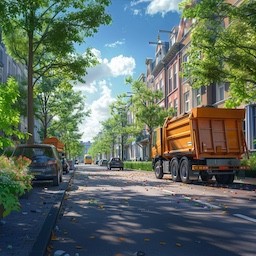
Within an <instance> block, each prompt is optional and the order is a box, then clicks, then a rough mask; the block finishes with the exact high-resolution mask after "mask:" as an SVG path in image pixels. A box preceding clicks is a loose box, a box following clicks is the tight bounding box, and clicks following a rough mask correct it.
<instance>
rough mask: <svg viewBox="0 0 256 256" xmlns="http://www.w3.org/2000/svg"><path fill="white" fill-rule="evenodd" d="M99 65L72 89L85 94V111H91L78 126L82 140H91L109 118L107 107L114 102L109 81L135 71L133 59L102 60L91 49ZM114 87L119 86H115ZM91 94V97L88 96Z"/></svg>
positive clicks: (112, 86)
mask: <svg viewBox="0 0 256 256" xmlns="http://www.w3.org/2000/svg"><path fill="white" fill-rule="evenodd" d="M93 53H94V54H95V56H96V57H97V59H98V61H99V64H98V65H97V66H95V67H93V68H89V69H88V70H87V72H88V74H87V75H86V77H85V81H86V83H85V84H82V83H80V84H77V85H76V86H75V87H74V88H75V90H77V91H81V92H82V93H84V94H85V96H86V97H85V98H86V102H89V101H91V103H90V105H89V104H88V103H87V104H86V107H85V109H86V110H88V109H90V110H91V115H90V117H86V118H85V120H84V122H83V124H82V125H80V126H79V128H80V129H79V130H80V132H82V133H83V136H82V140H83V141H89V140H92V138H93V137H95V136H96V135H97V134H98V133H99V132H100V130H101V128H102V127H101V125H100V122H101V121H105V120H106V119H107V118H108V117H109V116H110V114H109V105H110V104H111V103H112V102H113V101H114V100H115V99H114V98H113V97H112V89H113V90H114V89H115V87H114V85H113V83H112V82H109V81H111V79H113V78H116V77H119V76H127V75H132V74H133V71H134V69H135V66H136V65H135V60H134V58H133V57H126V56H123V55H119V56H115V57H113V58H111V59H106V58H102V56H101V52H100V51H99V50H97V49H93ZM115 86H119V84H118V85H115ZM88 94H91V95H88Z"/></svg>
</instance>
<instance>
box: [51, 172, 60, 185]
mask: <svg viewBox="0 0 256 256" xmlns="http://www.w3.org/2000/svg"><path fill="white" fill-rule="evenodd" d="M60 179H61V177H60V172H58V175H57V176H56V177H54V178H53V186H59V185H60Z"/></svg>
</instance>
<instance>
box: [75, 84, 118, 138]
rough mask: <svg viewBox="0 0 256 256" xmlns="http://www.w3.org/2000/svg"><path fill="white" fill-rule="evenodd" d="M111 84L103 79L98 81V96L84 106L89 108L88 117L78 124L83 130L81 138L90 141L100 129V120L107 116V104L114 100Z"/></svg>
mask: <svg viewBox="0 0 256 256" xmlns="http://www.w3.org/2000/svg"><path fill="white" fill-rule="evenodd" d="M110 86H111V85H108V84H107V82H106V81H105V80H102V81H99V83H98V87H99V91H100V97H99V98H98V99H96V100H95V101H93V102H92V103H91V105H90V106H88V105H87V106H86V108H87V109H88V108H89V109H90V110H91V115H90V117H86V118H85V120H84V122H83V123H82V124H81V125H80V129H79V130H80V131H81V132H83V136H82V140H83V141H90V140H92V138H93V137H95V136H96V135H97V134H98V133H99V132H100V130H101V128H102V126H101V124H100V122H101V121H105V120H106V119H107V118H108V117H109V115H110V114H109V105H110V104H111V103H112V102H114V100H115V99H114V98H112V97H111V89H110Z"/></svg>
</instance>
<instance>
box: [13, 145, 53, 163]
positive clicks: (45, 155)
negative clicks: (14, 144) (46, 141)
mask: <svg viewBox="0 0 256 256" xmlns="http://www.w3.org/2000/svg"><path fill="white" fill-rule="evenodd" d="M20 155H22V156H26V157H28V158H30V159H31V160H37V161H40V162H45V161H47V160H50V159H52V158H54V155H53V152H52V150H51V148H47V147H44V148H43V147H18V148H17V149H16V150H15V152H14V156H20Z"/></svg>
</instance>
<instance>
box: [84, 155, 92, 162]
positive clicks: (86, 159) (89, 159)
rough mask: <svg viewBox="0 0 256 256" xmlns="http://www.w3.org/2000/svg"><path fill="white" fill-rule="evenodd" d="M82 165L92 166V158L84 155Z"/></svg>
mask: <svg viewBox="0 0 256 256" xmlns="http://www.w3.org/2000/svg"><path fill="white" fill-rule="evenodd" d="M84 164H92V156H90V155H87V154H86V155H84Z"/></svg>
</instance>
